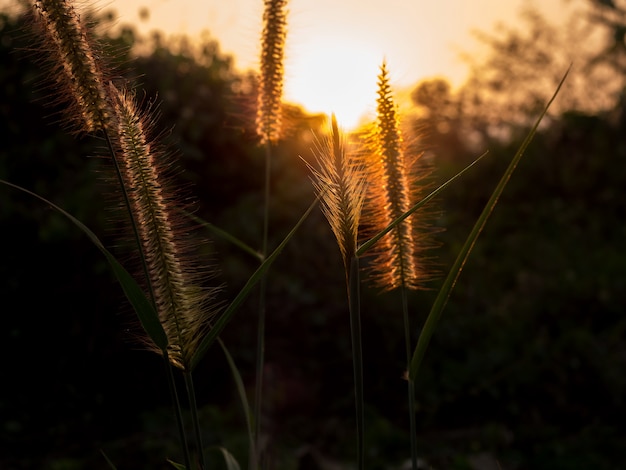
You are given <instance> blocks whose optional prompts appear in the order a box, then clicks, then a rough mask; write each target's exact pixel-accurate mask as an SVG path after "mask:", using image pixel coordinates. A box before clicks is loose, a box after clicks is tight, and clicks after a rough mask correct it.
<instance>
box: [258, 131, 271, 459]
mask: <svg viewBox="0 0 626 470" xmlns="http://www.w3.org/2000/svg"><path fill="white" fill-rule="evenodd" d="M271 157H272V148H271V143H270V142H269V141H266V142H265V184H264V204H263V205H264V208H263V243H262V245H261V255H262V256H263V259H265V257H266V256H267V249H268V238H269V214H270V183H271V162H272V158H271ZM266 291H267V272H264V273H263V276H262V277H261V280H260V281H259V323H258V327H257V360H256V389H255V396H254V413H255V416H256V420H255V427H254V441H255V449H256V452H257V467H258V468H261V467H262V466H261V462H260V460H261V447H260V439H261V410H262V403H263V368H264V364H265V309H266V301H265V298H266Z"/></svg>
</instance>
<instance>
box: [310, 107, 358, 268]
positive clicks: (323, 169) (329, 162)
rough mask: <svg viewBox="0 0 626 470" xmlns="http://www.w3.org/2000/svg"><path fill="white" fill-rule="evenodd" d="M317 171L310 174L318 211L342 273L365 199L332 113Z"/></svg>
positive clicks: (351, 251)
mask: <svg viewBox="0 0 626 470" xmlns="http://www.w3.org/2000/svg"><path fill="white" fill-rule="evenodd" d="M316 157H317V162H318V166H319V169H313V168H312V167H310V168H311V170H312V172H313V184H314V186H315V189H316V191H317V193H318V194H319V195H320V199H321V202H322V211H323V213H324V215H325V216H326V219H327V220H328V222H329V223H330V227H331V229H332V231H333V233H334V234H335V237H336V238H337V242H338V244H339V249H340V251H341V256H342V258H343V262H344V267H345V268H346V270H347V269H348V268H349V266H350V260H351V259H352V257H354V256H355V253H356V244H357V234H358V228H359V220H360V217H361V208H362V207H363V201H364V198H365V174H364V172H363V168H362V167H361V166H360V164H359V163H358V162H357V160H356V158H355V157H354V156H352V155H351V154H349V153H348V152H347V151H346V141H345V139H344V137H343V136H342V134H340V131H339V127H338V126H337V120H336V118H335V115H334V114H333V116H332V119H331V134H330V136H329V137H328V138H327V139H325V140H324V141H323V142H319V141H318V142H317V148H316Z"/></svg>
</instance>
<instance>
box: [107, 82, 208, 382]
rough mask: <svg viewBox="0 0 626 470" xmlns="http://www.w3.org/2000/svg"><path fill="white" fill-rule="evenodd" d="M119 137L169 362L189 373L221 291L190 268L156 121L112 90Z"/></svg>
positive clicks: (130, 99) (115, 132) (122, 93)
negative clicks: (153, 134) (155, 132)
mask: <svg viewBox="0 0 626 470" xmlns="http://www.w3.org/2000/svg"><path fill="white" fill-rule="evenodd" d="M110 88H111V96H112V99H113V107H112V110H113V117H112V122H113V125H114V130H113V135H114V142H115V144H116V147H117V148H116V154H117V155H118V160H119V165H120V170H121V173H122V179H123V182H124V186H125V188H126V190H127V192H128V196H129V201H130V206H131V210H132V212H133V215H134V217H135V220H136V224H137V228H138V231H139V238H140V240H141V249H142V251H143V254H144V257H145V261H146V265H147V268H148V269H147V270H148V276H149V279H148V283H149V286H150V288H149V290H150V291H151V292H150V293H151V295H152V298H153V302H154V304H155V306H156V310H157V313H158V315H159V319H160V320H161V323H162V325H163V328H164V330H165V333H166V335H167V337H168V343H169V345H168V358H169V360H170V362H171V363H172V364H173V365H174V366H176V367H178V368H180V369H182V370H185V371H187V370H189V369H190V364H191V358H192V356H193V354H194V352H195V350H196V347H197V345H198V343H199V341H200V340H201V338H202V337H203V335H204V333H206V329H207V328H208V327H209V322H210V320H211V318H212V316H213V314H214V313H215V312H214V310H212V309H211V301H212V300H213V299H214V295H215V290H214V289H206V288H203V287H201V284H200V279H201V277H200V276H201V274H206V273H201V272H200V271H199V269H198V267H197V266H193V265H190V260H191V256H189V255H190V254H191V251H193V249H194V246H193V242H192V241H191V240H189V239H188V238H186V235H185V234H186V232H187V230H186V229H184V228H183V227H182V226H181V223H182V219H181V218H180V217H179V216H178V213H177V211H176V210H175V208H174V201H175V198H174V194H173V193H172V192H170V191H169V190H168V181H167V176H166V175H165V173H164V169H165V168H167V166H166V163H167V162H166V160H167V154H166V153H165V152H164V151H163V150H162V149H161V148H160V147H159V145H158V144H157V143H156V142H155V141H153V140H151V139H150V137H149V134H150V132H151V127H152V121H151V118H150V116H149V114H148V113H142V112H140V111H139V109H138V108H137V105H136V103H135V100H134V97H133V96H132V94H131V93H129V92H128V91H125V90H119V89H117V88H116V87H115V86H113V85H111V86H110Z"/></svg>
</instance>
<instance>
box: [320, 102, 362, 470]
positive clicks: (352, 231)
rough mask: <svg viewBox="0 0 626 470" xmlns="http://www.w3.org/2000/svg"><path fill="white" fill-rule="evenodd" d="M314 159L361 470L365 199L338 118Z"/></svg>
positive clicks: (359, 168) (359, 171) (358, 171)
mask: <svg viewBox="0 0 626 470" xmlns="http://www.w3.org/2000/svg"><path fill="white" fill-rule="evenodd" d="M316 156H317V163H318V167H319V169H316V168H314V167H313V166H311V165H309V168H310V169H311V170H312V174H313V185H314V186H315V188H316V191H317V193H318V195H319V197H320V199H321V202H322V212H323V213H324V215H325V216H326V219H327V220H328V222H329V224H330V227H331V229H332V231H333V233H334V235H335V238H336V239H337V243H338V245H339V251H340V252H341V257H342V260H343V265H344V272H345V277H346V288H347V294H348V309H349V313H350V333H351V341H352V363H353V369H354V390H355V404H356V430H357V468H358V469H363V468H364V449H365V443H364V426H365V423H364V421H365V419H364V401H363V400H364V399H363V353H362V345H361V309H360V292H359V288H360V285H359V284H360V278H359V259H358V257H357V256H356V247H357V237H358V229H359V221H360V218H361V209H362V207H363V202H364V199H365V189H366V181H365V173H364V170H363V166H362V163H361V162H360V161H358V160H357V159H356V158H355V157H354V156H353V155H352V154H351V153H349V152H347V150H346V142H345V139H344V138H343V136H342V135H341V134H340V132H339V126H338V125H337V119H336V118H335V115H334V114H333V115H332V117H331V132H330V137H328V138H327V139H326V140H325V141H323V142H319V141H318V142H317V146H316Z"/></svg>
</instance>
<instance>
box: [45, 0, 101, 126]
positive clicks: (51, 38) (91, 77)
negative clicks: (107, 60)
mask: <svg viewBox="0 0 626 470" xmlns="http://www.w3.org/2000/svg"><path fill="white" fill-rule="evenodd" d="M33 18H34V19H35V24H36V25H38V27H39V28H40V30H41V33H42V34H41V35H42V36H43V38H44V39H45V41H44V43H45V46H44V47H43V49H44V52H45V53H46V54H45V60H46V62H48V63H49V64H50V65H51V67H52V70H51V72H50V76H51V77H53V80H54V81H55V82H56V83H55V84H56V88H57V93H58V99H57V101H59V102H68V103H69V106H67V107H66V109H65V111H64V115H65V117H66V119H67V121H68V122H70V123H71V127H72V128H73V129H74V130H75V131H76V132H77V133H81V132H94V131H96V130H99V129H103V128H105V127H106V125H107V120H108V117H109V111H108V101H107V91H106V85H105V83H106V82H105V78H104V75H105V74H104V67H103V64H102V62H101V60H100V59H99V57H100V54H99V53H98V52H97V51H96V50H95V47H94V45H93V43H92V41H91V40H90V37H89V34H88V29H87V28H86V26H85V25H84V24H83V22H82V21H81V18H80V16H79V14H78V13H77V12H76V10H75V9H74V7H73V6H72V5H71V3H70V2H69V1H68V0H36V1H35V2H34V3H33Z"/></svg>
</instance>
